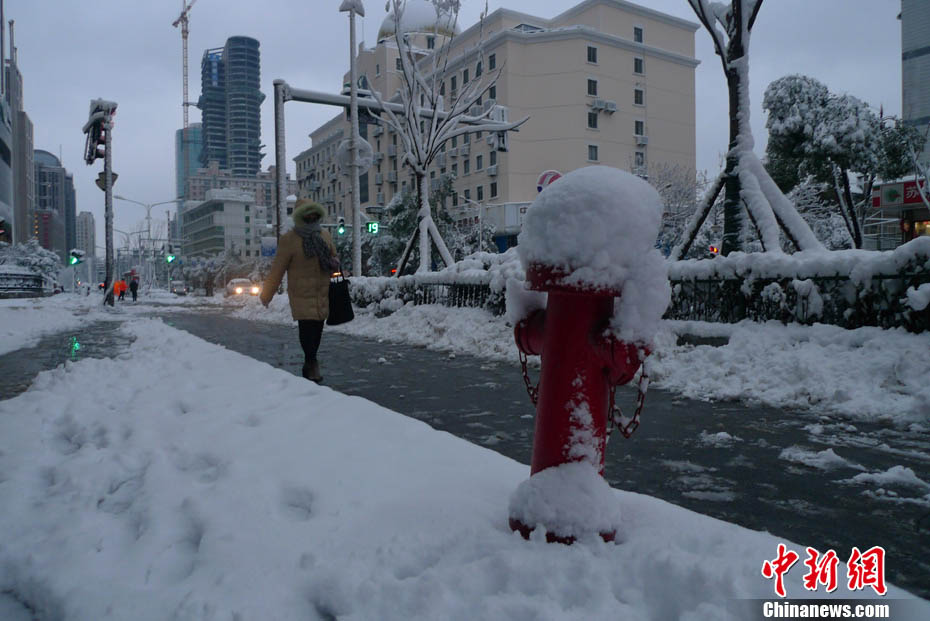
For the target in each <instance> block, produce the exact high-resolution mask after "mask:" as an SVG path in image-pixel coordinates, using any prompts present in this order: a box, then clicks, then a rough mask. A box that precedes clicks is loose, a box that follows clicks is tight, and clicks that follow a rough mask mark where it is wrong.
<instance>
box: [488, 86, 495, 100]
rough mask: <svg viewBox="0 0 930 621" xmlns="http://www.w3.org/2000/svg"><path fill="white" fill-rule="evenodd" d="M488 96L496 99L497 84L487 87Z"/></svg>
mask: <svg viewBox="0 0 930 621" xmlns="http://www.w3.org/2000/svg"><path fill="white" fill-rule="evenodd" d="M488 97H490V98H491V99H497V85H496V84H495V85H494V86H492V87H491V88H489V89H488Z"/></svg>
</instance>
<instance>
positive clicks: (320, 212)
mask: <svg viewBox="0 0 930 621" xmlns="http://www.w3.org/2000/svg"><path fill="white" fill-rule="evenodd" d="M292 217H293V219H294V228H293V229H291V230H290V231H288V232H287V233H285V234H284V235H282V236H281V239H280V240H279V241H278V249H277V251H276V253H275V258H274V262H273V263H272V264H271V271H270V272H269V274H268V277H267V278H266V279H265V283H264V285H263V286H262V293H261V300H262V304H264V305H265V306H266V307H267V306H268V304H269V303H270V302H271V299H272V298H273V297H274V294H275V292H276V291H277V290H278V287H279V286H280V285H281V280H282V279H283V278H284V273H285V272H287V295H288V298H289V301H290V305H291V317H293V318H294V319H295V320H297V329H298V335H299V338H300V346H301V348H302V349H303V350H304V366H303V376H304V377H305V378H307V379H308V380H312V381H314V382H317V383H319V382H321V381H323V376H322V374H321V373H320V362H319V360H317V357H316V354H317V350H318V349H319V347H320V340H321V339H322V337H323V322H324V321H325V320H326V318H327V317H328V316H329V279H330V277H331V276H332V274H333V272H334V271H336V270H338V269H339V260H338V259H337V258H336V247H335V246H334V245H333V238H332V237H331V236H330V234H329V232H328V231H324V230H323V229H322V227H321V222H322V220H323V218H324V217H326V208H325V207H323V206H322V205H320V204H319V203H314V202H313V201H310V200H307V199H303V200H300V201H298V202H297V205H296V206H295V207H294V215H293V216H292Z"/></svg>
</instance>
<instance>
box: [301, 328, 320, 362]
mask: <svg viewBox="0 0 930 621" xmlns="http://www.w3.org/2000/svg"><path fill="white" fill-rule="evenodd" d="M297 330H298V332H299V335H300V346H301V348H303V350H304V359H305V361H306V363H307V364H310V363H311V362H313V361H314V360H316V351H317V350H318V349H319V348H320V339H322V338H323V322H322V321H316V320H313V319H299V320H298V321H297Z"/></svg>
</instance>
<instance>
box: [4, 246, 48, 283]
mask: <svg viewBox="0 0 930 621" xmlns="http://www.w3.org/2000/svg"><path fill="white" fill-rule="evenodd" d="M0 265H18V266H20V267H24V268H26V269H28V270H30V271H32V272H33V273H35V274H37V275H39V276H41V277H43V278H45V279H48V280H49V281H57V280H58V273H59V272H60V271H61V268H62V267H63V266H62V263H61V258H60V257H59V256H58V255H57V254H55V253H54V252H52V251H51V250H46V249H45V248H43V247H42V246H40V245H39V240H37V239H30V240H29V241H27V242H25V243H22V244H16V245H15V246H11V245H10V244H7V243H5V242H0Z"/></svg>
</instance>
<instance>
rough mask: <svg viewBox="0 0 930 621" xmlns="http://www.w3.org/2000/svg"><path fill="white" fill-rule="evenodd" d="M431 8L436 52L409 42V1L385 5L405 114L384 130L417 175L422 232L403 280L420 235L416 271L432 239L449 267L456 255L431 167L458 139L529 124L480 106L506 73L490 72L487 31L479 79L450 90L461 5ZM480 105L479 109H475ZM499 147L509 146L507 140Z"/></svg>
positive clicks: (455, 0)
mask: <svg viewBox="0 0 930 621" xmlns="http://www.w3.org/2000/svg"><path fill="white" fill-rule="evenodd" d="M429 3H430V5H431V6H432V9H433V10H434V12H435V21H434V22H433V26H432V28H433V31H434V32H436V33H439V34H442V35H443V36H444V37H445V40H444V41H442V42H441V44H439V42H437V49H435V50H423V49H419V48H417V47H415V46H414V45H413V44H412V43H411V42H410V39H409V38H408V36H407V34H408V33H407V32H406V30H405V28H404V25H405V15H404V12H405V11H406V10H407V9H408V7H407V1H406V0H388V1H387V4H386V6H385V8H386V10H389V11H390V13H391V15H390V17H391V19H392V21H393V23H394V39H395V41H396V43H397V49H398V52H399V58H400V66H401V78H402V80H401V88H400V89H399V91H398V93H397V95H396V96H395V98H396V99H399V101H400V103H401V104H402V106H403V113H396V114H395V113H394V112H392V111H391V110H387V109H386V110H385V111H384V113H383V114H382V117H381V119H382V122H383V123H384V124H385V125H387V126H388V127H389V128H391V129H393V130H394V131H395V132H397V134H398V135H399V136H400V137H401V139H402V141H403V149H404V151H405V153H404V156H403V158H404V163H405V164H406V165H407V166H409V167H410V169H411V170H412V171H413V174H414V178H415V192H416V198H417V205H418V211H417V219H418V225H417V230H416V233H415V234H414V235H411V237H410V238H409V240H408V241H407V245H406V247H405V249H404V251H403V253H402V257H401V262H400V263H398V269H397V274H398V275H400V274H401V273H402V272H403V267H404V261H405V259H406V258H407V257H409V256H410V247H411V245H412V244H413V241H414V238H415V237H417V236H418V237H419V256H420V266H419V268H418V270H417V271H428V270H430V268H431V261H430V256H431V253H430V239H432V241H433V243H435V245H436V248H437V250H438V251H439V256H440V258H441V259H442V261H443V262H444V263H446V264H447V265H451V264H452V262H453V257H452V254H451V253H450V252H449V249H448V247H447V245H446V243H445V242H444V241H443V237H442V235H441V234H440V231H439V229H438V228H437V227H436V223H435V222H434V220H433V215H432V210H431V208H430V202H429V196H428V191H427V183H428V181H427V176H428V173H429V168H430V166H431V165H432V163H433V160H434V159H435V158H436V156H437V155H439V153H440V152H442V151H443V150H444V149H445V145H446V143H447V142H448V141H450V140H452V139H453V138H457V137H459V136H464V135H465V134H471V133H476V132H490V133H491V134H492V135H494V134H495V133H496V134H498V135H501V134H503V133H505V132H507V131H512V130H515V129H516V128H517V127H519V126H520V125H521V124H523V123H524V122H525V121H526V119H522V120H520V121H516V122H508V121H507V119H506V118H505V109H504V108H501V107H499V106H484V107H480V106H479V102H481V101H482V100H483V98H485V97H486V96H487V92H488V90H489V89H490V88H491V87H492V86H494V84H495V83H496V82H497V79H498V78H499V77H500V72H501V69H497V70H496V71H490V70H487V64H486V63H485V59H484V51H483V49H484V48H483V42H484V37H483V32H482V33H481V35H480V36H479V43H478V59H477V64H476V71H475V74H476V75H475V76H474V78H473V79H472V80H470V81H468V82H466V83H464V84H462V85H461V87H460V88H458V89H456V90H455V91H454V92H453V91H452V89H449V90H448V91H447V90H446V89H445V86H444V85H445V80H446V78H447V77H448V76H449V75H452V74H451V73H450V72H449V70H448V67H449V61H450V56H451V53H452V49H453V47H454V44H455V30H456V25H457V23H458V15H459V9H460V5H461V2H460V1H459V0H429ZM413 6H414V7H415V8H416V9H417V10H420V8H421V7H420V5H419V4H418V5H413ZM486 12H487V5H485V13H483V14H482V20H481V23H482V25H483V23H484V15H485V14H486ZM482 29H483V28H482ZM478 67H482V68H484V69H485V71H483V73H482V75H477V74H478V73H479V71H478V69H477V68H478ZM373 95H374V97H375V99H377V100H378V102H379V103H383V100H382V97H381V94H380V93H373ZM475 106H479V107H478V108H476V109H475V110H473V108H474V107H475ZM473 112H475V113H474V114H473ZM500 144H501V145H503V144H504V140H503V139H501V141H500Z"/></svg>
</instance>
